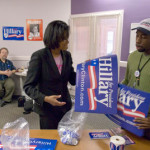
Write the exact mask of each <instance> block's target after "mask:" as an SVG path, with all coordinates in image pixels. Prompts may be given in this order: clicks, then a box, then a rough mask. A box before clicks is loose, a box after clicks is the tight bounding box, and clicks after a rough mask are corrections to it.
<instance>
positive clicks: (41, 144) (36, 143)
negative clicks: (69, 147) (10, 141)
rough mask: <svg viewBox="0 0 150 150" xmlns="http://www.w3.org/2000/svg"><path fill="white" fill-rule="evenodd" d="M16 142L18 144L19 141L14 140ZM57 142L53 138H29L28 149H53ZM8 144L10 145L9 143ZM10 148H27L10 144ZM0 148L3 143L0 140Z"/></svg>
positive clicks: (0, 149) (1, 148) (1, 149)
mask: <svg viewBox="0 0 150 150" xmlns="http://www.w3.org/2000/svg"><path fill="white" fill-rule="evenodd" d="M15 142H16V144H18V145H19V141H18V143H17V141H15ZM56 144H57V140H54V139H41V138H30V147H29V149H30V150H55V147H56ZM9 146H10V145H9ZM9 148H11V149H14V150H15V149H18V150H19V149H20V150H21V149H27V147H16V146H13V145H12V146H10V147H9ZM0 150H3V145H2V144H1V141H0Z"/></svg>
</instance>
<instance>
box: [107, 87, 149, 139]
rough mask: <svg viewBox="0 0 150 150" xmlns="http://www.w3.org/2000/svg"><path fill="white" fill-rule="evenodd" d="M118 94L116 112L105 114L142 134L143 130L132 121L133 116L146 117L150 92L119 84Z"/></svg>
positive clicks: (137, 133)
mask: <svg viewBox="0 0 150 150" xmlns="http://www.w3.org/2000/svg"><path fill="white" fill-rule="evenodd" d="M118 95H119V96H118V103H117V114H115V115H110V114H108V115H106V116H107V117H108V118H109V119H111V120H112V121H113V122H115V123H116V124H118V125H120V126H121V127H123V128H124V129H126V130H128V131H130V132H132V133H134V134H135V135H138V136H143V134H144V130H142V129H138V128H137V127H136V126H134V125H135V122H133V120H134V118H135V117H141V118H145V117H147V115H148V111H149V104H150V93H146V92H143V91H140V90H137V89H134V88H131V87H128V86H125V85H122V84H119V94H118Z"/></svg>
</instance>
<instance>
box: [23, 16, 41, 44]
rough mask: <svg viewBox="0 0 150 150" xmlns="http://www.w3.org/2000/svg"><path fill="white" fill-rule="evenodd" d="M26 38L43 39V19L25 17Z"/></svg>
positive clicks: (30, 39)
mask: <svg viewBox="0 0 150 150" xmlns="http://www.w3.org/2000/svg"><path fill="white" fill-rule="evenodd" d="M26 27H27V40H28V41H42V40H43V20H42V19H27V20H26Z"/></svg>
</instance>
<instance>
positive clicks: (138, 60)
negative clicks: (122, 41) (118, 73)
mask: <svg viewBox="0 0 150 150" xmlns="http://www.w3.org/2000/svg"><path fill="white" fill-rule="evenodd" d="M132 30H137V31H136V49H137V50H136V51H134V52H132V53H131V54H130V55H129V57H128V62H127V69H126V75H125V79H124V80H123V81H122V84H125V85H127V86H130V87H133V88H136V89H139V90H141V91H145V92H148V93H150V18H147V19H144V20H142V21H141V22H140V23H139V26H138V27H137V28H134V29H132ZM134 122H135V123H136V124H135V125H136V126H137V128H139V129H145V134H146V136H147V137H149V138H150V111H149V115H148V117H147V118H135V119H134Z"/></svg>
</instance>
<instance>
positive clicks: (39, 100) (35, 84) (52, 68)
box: [24, 48, 76, 114]
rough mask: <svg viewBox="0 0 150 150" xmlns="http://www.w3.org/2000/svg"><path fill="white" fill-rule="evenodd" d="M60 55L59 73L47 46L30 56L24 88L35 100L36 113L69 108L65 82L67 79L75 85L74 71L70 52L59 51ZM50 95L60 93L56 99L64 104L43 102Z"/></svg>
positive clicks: (66, 82)
mask: <svg viewBox="0 0 150 150" xmlns="http://www.w3.org/2000/svg"><path fill="white" fill-rule="evenodd" d="M61 56H62V59H63V66H62V72H61V74H60V73H59V71H58V68H57V66H56V63H55V60H54V58H53V56H52V53H51V52H50V50H49V49H48V48H44V49H41V50H38V51H36V52H34V53H33V54H32V56H31V60H30V65H29V68H28V73H27V77H26V81H25V84H24V90H25V93H26V94H27V95H28V96H29V97H31V98H32V99H34V100H35V104H34V111H35V112H37V113H38V114H45V113H47V111H48V112H53V111H59V110H62V111H65V112H66V111H68V110H70V109H71V106H72V103H71V98H70V94H69V91H68V88H67V84H68V81H69V82H70V83H71V84H72V85H75V78H76V73H75V72H74V68H73V67H72V58H71V54H70V52H68V51H61ZM50 95H61V98H60V99H58V100H59V101H64V102H66V105H64V106H61V107H55V106H52V105H51V104H49V103H46V102H44V97H45V96H50Z"/></svg>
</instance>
